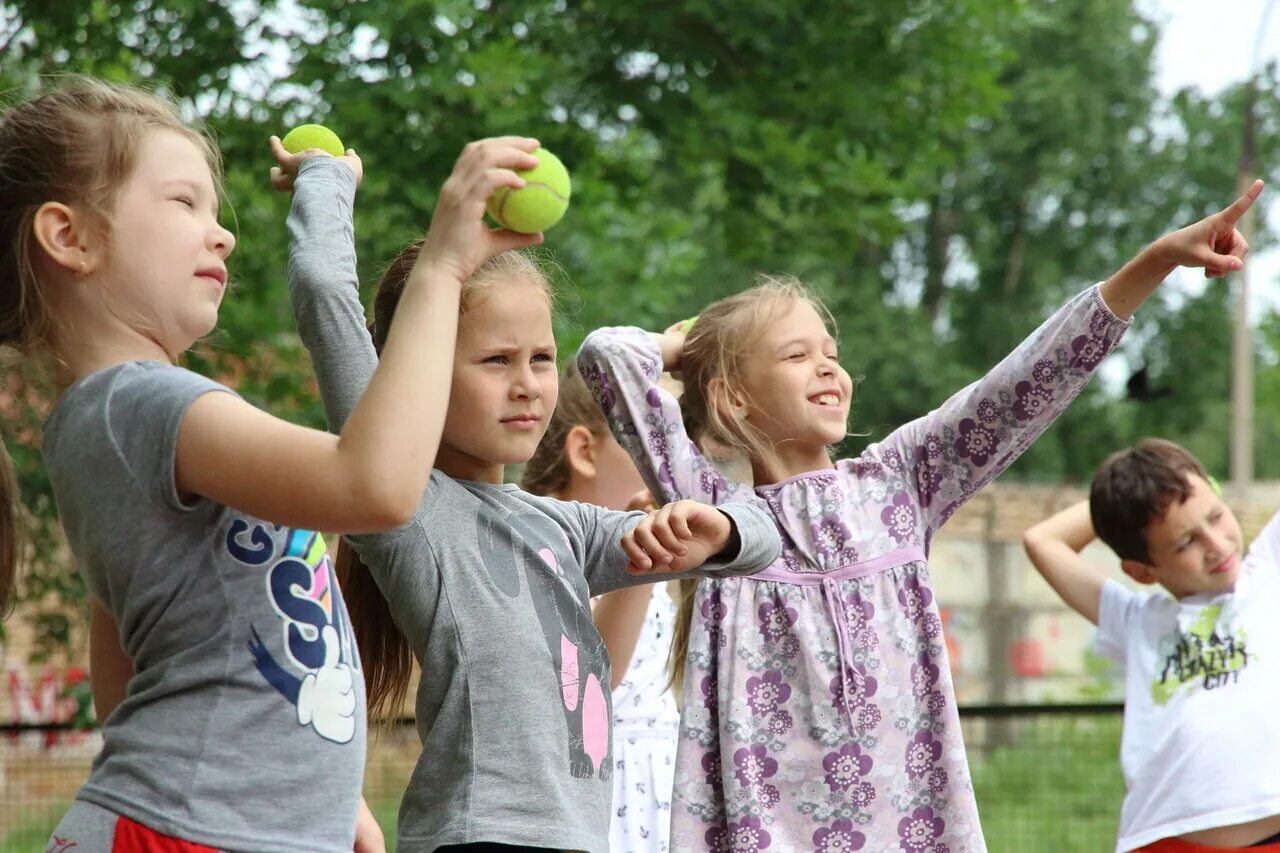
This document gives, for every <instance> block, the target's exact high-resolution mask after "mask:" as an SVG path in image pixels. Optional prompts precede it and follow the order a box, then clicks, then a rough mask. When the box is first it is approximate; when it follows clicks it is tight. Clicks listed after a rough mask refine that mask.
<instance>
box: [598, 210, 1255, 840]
mask: <svg viewBox="0 0 1280 853" xmlns="http://www.w3.org/2000/svg"><path fill="white" fill-rule="evenodd" d="M1241 204H1244V205H1245V206H1246V207H1247V198H1246V199H1242V200H1241V201H1239V202H1237V203H1236V205H1233V206H1232V208H1228V209H1227V210H1225V211H1223V212H1221V213H1218V214H1215V215H1214V216H1211V217H1209V218H1207V219H1205V220H1202V221H1201V222H1198V223H1196V224H1195V225H1192V226H1190V227H1188V228H1184V229H1182V230H1181V231H1178V232H1175V233H1173V234H1169V235H1167V236H1165V237H1163V238H1161V239H1160V240H1158V241H1156V242H1155V243H1153V244H1152V245H1150V246H1148V247H1147V248H1146V249H1145V250H1143V252H1141V253H1140V254H1139V255H1138V256H1137V257H1136V258H1134V259H1133V260H1132V261H1130V262H1129V263H1128V264H1127V265H1125V267H1124V268H1123V269H1121V270H1120V271H1119V272H1118V273H1116V274H1115V275H1114V276H1112V277H1111V278H1110V279H1108V280H1107V281H1105V282H1103V283H1101V284H1099V285H1096V286H1094V287H1091V288H1090V289H1089V290H1087V291H1085V292H1084V293H1081V294H1080V295H1078V296H1076V297H1075V298H1073V299H1072V300H1070V301H1069V302H1068V303H1067V304H1066V305H1064V306H1063V307H1062V308H1061V309H1059V310H1058V311H1057V312H1056V313H1055V314H1053V315H1052V316H1051V317H1049V319H1048V320H1046V321H1045V322H1044V323H1043V324H1042V325H1041V326H1040V328H1038V329H1036V330H1035V331H1034V332H1033V333H1032V334H1031V336H1030V337H1028V338H1027V339H1026V340H1025V341H1023V343H1022V344H1021V345H1019V346H1018V347H1017V349H1015V350H1014V351H1013V353H1011V354H1010V355H1009V356H1007V357H1006V358H1005V359H1004V360H1003V361H1001V362H1000V363H999V364H997V365H996V366H995V368H993V369H992V370H991V372H990V373H988V374H987V375H986V376H984V377H983V378H982V379H980V380H978V381H977V382H975V383H974V384H972V385H970V386H968V387H967V388H964V389H962V390H961V391H959V392H958V393H957V394H955V395H954V396H953V397H952V398H951V399H949V400H947V401H946V402H945V403H943V404H942V405H941V406H940V407H939V408H937V409H935V410H934V411H933V412H931V413H929V414H928V415H925V416H924V417H922V418H920V419H918V420H915V421H913V422H911V423H909V424H906V425H905V426H903V427H900V428H899V429H897V430H896V431H894V432H893V433H892V434H890V435H889V436H888V437H887V438H886V439H885V440H884V441H882V442H880V443H878V444H873V445H872V446H870V447H868V448H867V449H866V450H865V451H863V453H862V454H861V455H859V456H857V457H856V458H852V459H842V460H840V461H838V462H832V460H831V458H830V455H829V451H828V448H829V447H830V446H831V445H833V444H835V443H836V442H838V441H840V440H841V439H842V438H844V436H845V434H846V422H847V418H848V413H849V402H850V395H851V390H852V383H851V381H850V378H849V375H848V373H846V372H845V370H844V369H843V368H841V366H840V364H839V363H838V361H837V360H836V343H835V340H834V339H833V337H832V335H831V333H830V330H829V329H828V326H827V323H826V322H825V320H824V313H823V312H822V309H821V307H820V305H819V304H818V303H817V302H816V301H815V300H814V299H813V297H811V296H810V295H808V294H807V293H806V292H805V291H804V289H803V288H801V287H800V286H799V285H797V284H795V283H794V282H785V281H776V280H770V281H767V282H766V283H764V284H762V285H760V286H758V287H755V288H753V289H751V290H748V291H746V292H744V293H741V294H738V295H736V296H732V297H729V298H727V299H723V300H721V301H719V302H717V303H715V304H713V305H712V306H710V307H709V308H707V309H706V310H705V311H703V312H702V314H701V315H700V316H699V317H698V319H697V322H696V323H695V324H694V325H693V327H692V329H691V330H690V332H689V335H688V337H687V338H684V337H683V336H682V335H680V334H679V333H678V332H675V331H673V330H669V331H668V332H667V333H665V334H662V335H650V334H647V333H645V332H643V331H641V330H640V329H635V328H608V329H600V330H598V331H596V332H594V333H593V334H591V335H590V336H589V337H588V338H587V340H586V342H585V343H584V344H583V346H582V349H581V351H580V354H579V361H578V364H579V367H580V368H581V371H582V374H583V376H584V377H585V378H586V379H587V382H588V384H589V385H590V386H591V387H592V390H593V392H594V394H595V396H596V400H597V402H598V403H599V405H600V406H601V408H602V410H603V411H604V412H605V414H606V416H607V417H608V419H609V423H610V427H611V428H612V430H613V432H614V434H615V436H616V437H617V438H618V440H619V441H620V442H621V443H622V444H623V446H624V447H626V448H627V450H628V451H629V452H630V453H631V455H632V457H633V458H634V459H635V460H636V462H637V464H638V466H639V468H640V471H641V473H642V474H643V475H644V477H645V480H646V482H647V483H648V485H649V488H650V490H651V491H652V492H653V494H654V495H655V496H658V498H659V500H661V501H672V500H676V499H680V498H693V499H697V500H702V501H706V502H708V503H712V504H722V503H726V502H735V501H746V502H751V503H756V504H758V505H761V506H764V507H766V508H767V509H769V510H770V511H771V512H772V513H773V516H774V518H775V520H776V521H777V524H778V527H779V529H780V530H781V532H782V539H783V544H784V548H783V553H782V556H781V558H779V560H778V562H777V563H775V564H774V565H773V566H771V567H769V568H768V569H766V570H765V571H763V572H761V573H760V574H757V575H755V576H753V577H748V578H737V577H734V578H724V579H716V580H704V581H701V582H700V583H699V585H698V590H697V594H696V596H695V597H694V598H693V599H692V604H691V607H689V608H688V609H687V610H686V612H685V613H683V614H682V616H683V617H684V622H683V624H684V625H685V626H688V628H687V656H686V658H685V667H686V671H685V672H684V676H683V679H682V683H683V690H684V703H683V713H682V720H681V732H680V746H679V755H678V758H677V769H676V792H675V793H676V796H675V802H674V803H673V816H672V839H671V845H672V849H674V850H681V851H684V850H710V851H759V850H784V851H799V850H817V851H842V853H843V851H854V850H864V851H875V853H881V851H902V852H903V853H961V851H982V850H985V849H986V845H985V842H984V841H983V837H982V830H981V827H980V826H979V823H978V813H977V806H976V803H975V800H974V795H973V787H972V784H971V782H970V778H969V770H968V764H967V761H966V758H965V751H964V743H963V742H962V740H961V735H960V721H959V716H958V713H957V710H956V704H955V696H954V690H953V687H952V683H951V676H950V671H949V665H948V660H947V653H946V646H945V644H944V642H943V636H942V623H941V620H940V618H939V615H938V605H937V602H936V601H935V600H934V596H933V592H932V590H931V586H932V585H931V583H930V579H929V567H928V554H929V547H930V542H931V540H932V538H933V536H934V534H936V533H937V531H938V528H940V527H941V526H942V524H943V523H944V522H945V521H946V520H947V518H949V517H950V516H951V515H952V513H954V512H955V511H956V509H957V508H958V507H959V506H960V505H961V504H962V503H964V502H965V501H966V500H968V499H969V498H970V497H972V496H973V495H974V494H975V493H976V492H977V491H978V490H979V489H980V488H981V487H982V486H983V485H984V484H986V483H987V482H989V481H990V480H991V479H992V478H993V477H995V476H996V475H997V474H999V473H1000V472H1001V471H1003V470H1004V469H1005V468H1006V467H1007V466H1008V465H1009V464H1010V463H1012V462H1013V460H1014V459H1016V458H1017V457H1018V455H1019V454H1020V453H1022V452H1023V451H1024V450H1026V449H1027V447H1029V446H1030V445H1031V443H1032V442H1033V441H1035V439H1036V437H1037V436H1039V435H1040V434H1041V433H1042V432H1043V431H1044V430H1045V429H1046V428H1047V427H1048V426H1049V425H1050V424H1051V423H1052V422H1053V420H1054V418H1056V417H1057V416H1058V415H1059V414H1060V413H1061V412H1062V411H1063V410H1064V409H1065V408H1066V406H1067V405H1068V404H1069V403H1070V402H1071V400H1072V399H1073V398H1074V397H1075V396H1076V395H1077V394H1078V393H1079V392H1080V390H1081V389H1082V388H1083V387H1084V385H1085V383H1086V382H1088V380H1089V377H1090V376H1091V375H1092V374H1093V371H1094V370H1095V369H1096V367H1097V366H1098V363H1099V362H1100V361H1101V360H1102V358H1103V357H1104V356H1105V355H1106V354H1107V353H1108V352H1110V351H1111V349H1112V348H1113V347H1114V346H1115V345H1116V342H1117V341H1119V339H1120V337H1121V335H1122V334H1123V333H1124V331H1125V329H1126V327H1127V326H1128V323H1129V318H1130V316H1131V315H1132V313H1133V311H1134V309H1136V308H1137V307H1138V306H1139V305H1140V304H1141V303H1142V302H1143V301H1144V300H1145V299H1146V298H1147V297H1148V296H1149V295H1150V294H1151V293H1152V292H1154V290H1155V289H1156V287H1157V286H1158V285H1159V284H1160V282H1161V281H1163V280H1164V278H1165V277H1166V276H1167V275H1168V274H1169V273H1170V272H1171V271H1172V270H1173V269H1174V268H1175V267H1176V266H1178V265H1187V266H1195V267H1204V268H1205V270H1206V274H1208V275H1210V276H1217V275H1224V274H1226V273H1227V272H1230V271H1233V270H1235V269H1238V268H1239V266H1240V264H1241V260H1240V259H1241V258H1242V257H1243V255H1244V252H1245V251H1246V248H1245V246H1244V242H1243V240H1241V239H1240V237H1239V234H1238V233H1237V232H1236V231H1235V229H1234V222H1235V216H1236V215H1238V212H1239V207H1238V206H1239V205H1241ZM674 328H675V327H673V329H674ZM664 369H666V370H672V369H679V370H680V371H681V372H682V374H683V378H684V380H685V391H684V394H683V396H682V397H681V400H680V402H679V404H677V401H676V400H675V399H674V398H673V397H672V396H671V395H670V394H669V393H668V392H666V391H665V390H663V389H662V388H661V387H660V386H659V385H658V377H659V376H660V375H661V373H662V372H663V370H664ZM682 409H683V411H682ZM701 438H712V439H714V440H717V441H719V442H721V443H723V444H726V445H729V446H730V447H734V448H737V449H739V450H742V451H744V452H745V453H746V454H747V455H748V456H749V457H750V459H751V463H752V470H753V475H754V488H751V487H748V486H745V485H742V484H739V483H735V482H731V481H729V480H726V479H725V478H724V477H723V476H722V475H721V474H720V473H718V472H717V470H716V469H715V468H714V467H713V466H712V465H711V464H710V463H709V462H708V460H707V459H705V458H704V456H703V455H702V454H701V453H700V452H699V450H698V447H697V445H696V444H695V442H694V440H692V439H701Z"/></svg>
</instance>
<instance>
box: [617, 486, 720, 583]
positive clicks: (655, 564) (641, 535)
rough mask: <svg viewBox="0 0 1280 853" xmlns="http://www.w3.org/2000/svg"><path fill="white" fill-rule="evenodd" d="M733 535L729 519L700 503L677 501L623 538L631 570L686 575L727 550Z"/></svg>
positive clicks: (651, 514) (628, 566)
mask: <svg viewBox="0 0 1280 853" xmlns="http://www.w3.org/2000/svg"><path fill="white" fill-rule="evenodd" d="M732 533H733V523H732V522H730V521H729V517H728V516H727V515H725V514H724V513H722V512H721V511H720V510H718V509H716V508H715V507H713V506H707V505H706V504H703V503H698V502H697V501H676V502H675V503H669V504H667V505H666V506H664V507H663V508H662V509H659V510H656V511H654V512H651V513H649V515H648V517H646V518H645V519H644V520H643V521H641V522H640V523H639V524H638V525H636V526H635V527H634V528H633V529H632V530H630V531H629V532H628V533H627V534H626V535H625V536H623V537H622V550H623V551H625V552H626V554H627V561H628V562H627V571H628V572H631V573H632V574H647V573H649V572H685V571H688V570H690V569H696V568H698V567H699V566H701V565H702V564H703V563H705V562H706V561H707V560H708V559H709V558H711V557H714V556H715V555H716V554H719V553H720V552H721V551H723V550H724V547H725V545H727V544H728V543H729V537H730V535H731V534H732Z"/></svg>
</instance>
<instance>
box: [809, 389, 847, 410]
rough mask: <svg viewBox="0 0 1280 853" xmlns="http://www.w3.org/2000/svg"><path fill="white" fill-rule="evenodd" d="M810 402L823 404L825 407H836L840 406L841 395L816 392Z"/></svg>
mask: <svg viewBox="0 0 1280 853" xmlns="http://www.w3.org/2000/svg"><path fill="white" fill-rule="evenodd" d="M809 402H810V403H814V404H816V405H819V406H822V407H823V408H824V409H835V408H839V407H840V395H839V394H832V393H830V392H827V393H825V394H815V395H814V396H812V397H810V398H809Z"/></svg>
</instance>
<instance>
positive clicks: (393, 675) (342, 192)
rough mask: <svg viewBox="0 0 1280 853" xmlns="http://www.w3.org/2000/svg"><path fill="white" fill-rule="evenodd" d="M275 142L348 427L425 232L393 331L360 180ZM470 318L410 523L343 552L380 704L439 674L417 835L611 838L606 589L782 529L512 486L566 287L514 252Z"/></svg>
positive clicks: (692, 565) (426, 696)
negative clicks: (365, 275) (370, 272)
mask: <svg viewBox="0 0 1280 853" xmlns="http://www.w3.org/2000/svg"><path fill="white" fill-rule="evenodd" d="M273 148H274V151H275V154H276V157H277V159H278V161H279V163H280V168H281V169H282V170H283V171H284V173H285V174H287V175H291V176H296V181H295V182H293V183H292V184H291V188H292V190H293V193H294V197H293V207H292V211H291V213H290V216H289V232H290V259H289V284H290V292H291V296H292V299H293V305H294V310H295V312H296V314H297V317H298V327H299V331H300V333H301V335H302V339H303V342H304V343H305V344H306V346H307V348H308V349H309V350H310V351H311V356H312V361H313V363H314V365H315V370H316V377H317V379H318V381H319V386H320V392H321V396H322V398H323V399H324V403H325V410H326V413H327V415H328V418H329V424H330V426H331V427H332V428H334V429H338V428H341V427H342V425H343V424H344V423H346V422H347V418H348V417H349V416H354V415H353V413H352V410H351V404H352V402H353V401H354V400H355V399H356V398H357V397H358V396H359V395H360V393H361V392H362V390H363V389H364V388H365V386H366V384H367V383H368V382H369V380H370V376H371V375H372V374H373V371H374V368H375V367H377V365H378V362H379V356H378V351H380V352H381V356H382V358H384V359H385V358H386V353H387V349H386V348H387V346H388V345H389V344H390V342H391V341H390V339H389V337H388V334H389V331H390V330H391V329H393V328H395V327H398V325H399V324H400V323H401V322H402V318H401V316H400V312H401V311H403V310H404V306H405V303H404V301H403V300H404V294H406V293H407V291H406V290H405V289H404V287H405V285H406V283H407V279H406V272H407V271H408V270H409V269H412V268H413V267H414V266H415V265H416V263H419V261H415V257H418V256H419V252H420V251H426V247H425V245H424V246H423V247H422V248H421V249H419V245H418V244H414V245H412V246H410V247H409V248H408V249H406V250H405V251H404V252H402V253H401V254H400V256H399V257H397V258H396V260H395V261H393V262H392V264H391V265H390V267H389V269H388V270H387V272H386V273H385V274H384V275H383V278H382V282H381V284H380V285H379V288H378V294H377V296H376V297H375V301H374V315H375V322H374V326H373V332H372V339H371V337H370V334H369V332H368V331H367V330H366V328H365V321H364V310H363V307H362V305H361V304H360V299H359V293H358V290H357V286H358V282H357V277H356V271H355V249H354V245H353V229H352V224H351V216H352V202H353V197H354V194H355V188H356V180H355V175H354V174H353V173H352V171H351V170H350V169H349V168H347V167H346V166H344V165H343V164H342V163H340V162H338V161H336V160H334V159H333V158H330V157H327V156H324V155H317V156H314V157H309V156H308V155H299V156H290V155H288V154H287V153H286V152H284V151H283V149H281V148H280V147H279V146H278V144H275V143H273ZM535 154H536V152H535ZM447 187H448V185H446V189H447ZM429 239H430V238H428V240H429ZM397 303H398V304H397ZM393 312H394V313H395V315H396V322H395V324H394V325H393V324H392V322H391V315H392V313H393ZM454 317H455V318H456V320H457V325H458V341H457V350H456V353H455V355H454V360H453V383H452V387H451V393H450V398H449V406H448V411H447V413H446V414H445V425H444V433H443V436H442V439H441V445H440V452H439V453H438V454H437V457H436V470H435V471H433V472H432V474H431V483H430V485H429V487H428V488H427V491H426V493H425V494H424V495H423V496H422V500H421V502H420V503H419V505H418V508H417V510H416V512H415V513H414V516H413V518H412V519H411V520H410V522H409V523H408V524H406V525H404V526H403V527H401V528H400V529H398V530H396V531H393V532H390V533H382V534H374V535H362V536H351V537H347V538H346V539H345V540H344V543H343V546H342V548H341V549H340V551H339V564H340V565H339V574H340V576H341V577H342V578H343V584H344V589H343V591H344V593H345V594H346V596H347V598H348V600H349V601H350V603H351V607H352V614H353V620H354V623H355V633H356V637H357V639H358V641H359V644H360V648H361V653H362V654H363V655H364V661H365V666H366V673H367V674H368V679H369V685H370V707H371V708H373V709H375V710H378V709H381V710H383V711H385V712H387V713H390V714H395V715H398V714H399V713H401V707H402V701H403V697H404V693H405V691H406V688H407V685H408V680H409V670H410V666H411V663H412V661H413V660H414V659H416V660H417V661H418V663H419V664H420V665H421V668H422V677H421V681H420V682H419V685H418V690H417V697H416V703H415V704H416V716H417V727H418V734H419V737H420V739H421V741H422V754H421V757H420V758H419V760H418V764H417V767H416V768H415V770H414V773H413V776H412V778H411V779H410V782H409V786H408V790H407V791H406V792H405V795H404V800H403V802H402V804H401V808H400V817H399V830H398V832H397V849H398V850H400V851H410V852H411V853H412V851H433V850H436V849H440V848H444V847H454V846H459V845H461V846H473V845H474V846H478V847H481V848H483V847H485V846H488V845H494V844H500V845H506V846H508V847H523V848H535V849H541V848H546V849H552V850H586V851H592V853H605V851H606V850H607V849H608V835H609V804H610V798H611V796H612V786H611V773H612V763H611V761H610V760H609V757H610V749H611V743H610V740H611V738H610V726H609V719H610V707H609V706H610V700H609V682H610V677H609V660H608V655H607V652H606V650H605V648H604V644H603V643H602V641H601V639H600V635H599V634H598V633H597V631H596V629H595V626H594V625H593V624H592V619H591V610H590V606H589V603H588V602H589V596H591V595H599V594H600V593H604V592H609V591H610V590H615V589H619V588H621V587H624V586H628V585H632V584H637V583H651V582H653V581H655V580H666V579H668V578H669V577H672V576H673V574H674V576H677V577H678V576H692V575H693V574H694V573H695V572H696V573H698V574H704V573H705V574H749V573H752V572H755V571H759V570H760V569H761V568H763V567H764V566H765V565H768V564H769V563H770V562H772V561H773V560H774V559H776V558H777V556H778V554H779V553H780V549H781V544H780V542H779V541H778V536H777V532H776V530H775V528H774V526H773V524H772V522H771V521H769V520H768V517H767V516H766V515H765V514H764V513H763V512H761V511H759V510H757V509H756V508H754V507H752V508H746V507H743V508H739V507H729V508H726V509H725V510H724V511H723V512H721V511H717V510H713V509H711V508H710V507H707V506H706V505H703V504H698V503H694V502H691V501H682V502H677V503H674V504H671V505H669V506H668V507H664V508H663V509H662V510H659V511H657V512H654V513H650V514H646V513H643V512H633V513H625V512H615V511H610V510H605V509H603V508H601V507H596V506H593V505H590V504H581V503H568V502H562V501H557V500H552V499H550V498H541V497H536V496H534V495H531V494H528V493H527V492H524V491H521V490H520V489H519V488H518V487H516V486H515V485H513V484H508V483H505V482H504V477H503V473H504V470H503V469H504V466H505V465H509V464H519V463H522V462H525V461H527V460H528V459H529V458H530V457H531V456H532V455H533V452H534V449H535V448H536V447H537V445H538V442H539V440H540V439H541V437H542V434H543V432H545V430H546V425H547V422H548V420H549V419H550V417H551V414H552V412H553V410H554V409H555V403H556V394H557V370H556V363H555V362H556V359H555V356H556V350H555V338H554V336H553V334H552V321H551V300H550V295H549V293H548V289H547V283H546V280H545V278H544V277H543V276H542V274H541V272H540V271H539V270H538V267H537V266H536V264H535V263H533V261H532V260H531V259H530V258H529V257H527V256H526V255H523V254H520V253H516V252H509V253H507V254H505V255H501V256H497V257H495V258H493V259H492V260H491V261H490V262H489V263H487V264H485V265H484V266H482V267H480V268H479V269H478V270H477V271H476V273H475V275H473V276H472V277H471V278H470V279H469V280H468V281H467V282H466V284H465V286H464V288H463V294H462V299H461V314H460V316H459V315H454ZM742 509H746V511H742ZM349 548H354V551H351V550H348V549H349ZM357 555H358V556H357Z"/></svg>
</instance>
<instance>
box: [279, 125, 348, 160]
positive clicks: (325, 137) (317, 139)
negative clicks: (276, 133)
mask: <svg viewBox="0 0 1280 853" xmlns="http://www.w3.org/2000/svg"><path fill="white" fill-rule="evenodd" d="M280 144H281V145H283V146H284V150H285V151H288V152H289V153H290V154H297V153H299V152H301V151H306V150H307V149H308V148H319V149H320V150H321V151H327V152H329V153H330V154H332V155H333V156H334V157H341V156H342V155H343V154H346V153H347V149H346V148H344V147H343V146H342V140H341V139H339V138H338V134H336V133H334V132H333V131H332V130H330V129H329V128H327V127H325V126H324V125H323V124H300V125H298V126H297V127H295V128H294V129H293V130H291V131H289V132H288V133H286V134H285V136H284V139H282V140H280Z"/></svg>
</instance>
